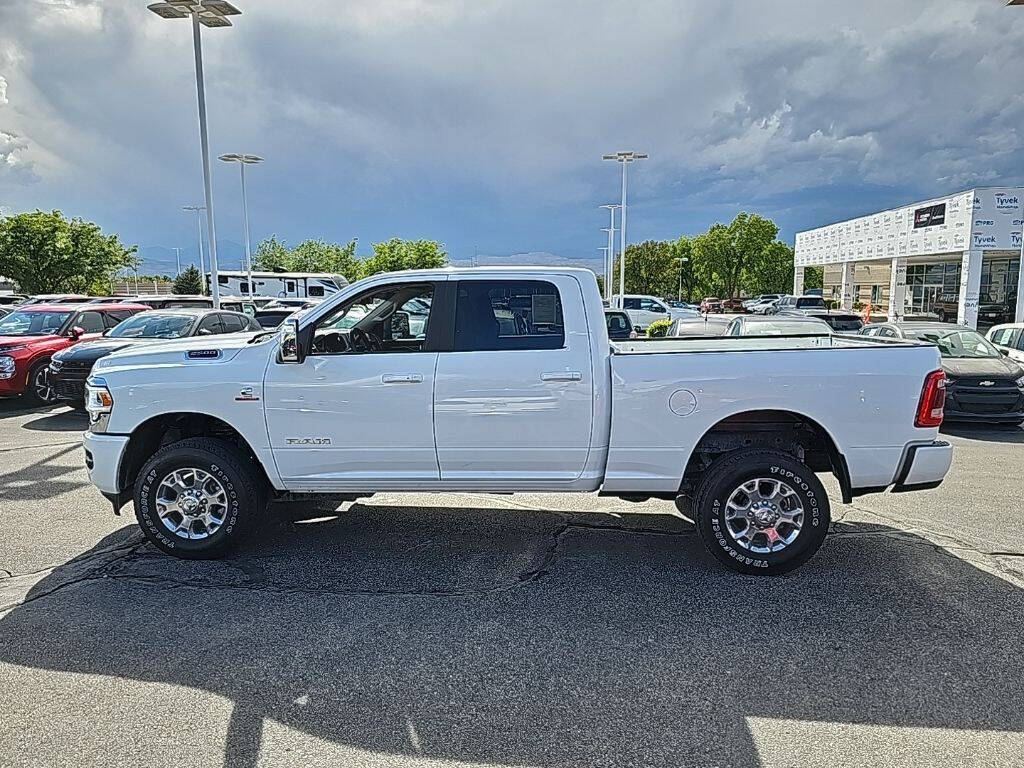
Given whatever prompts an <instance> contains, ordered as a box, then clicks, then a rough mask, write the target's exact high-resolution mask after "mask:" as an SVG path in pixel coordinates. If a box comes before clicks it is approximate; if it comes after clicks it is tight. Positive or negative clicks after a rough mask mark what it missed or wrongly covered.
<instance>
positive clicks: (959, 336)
mask: <svg viewBox="0 0 1024 768" xmlns="http://www.w3.org/2000/svg"><path fill="white" fill-rule="evenodd" d="M908 336H911V337H912V338H915V339H917V340H918V341H927V342H929V343H931V344H934V345H936V346H937V347H938V348H939V352H940V353H941V354H942V356H943V357H955V358H967V357H1002V355H1001V354H1000V352H999V350H998V349H996V348H995V347H993V346H992V345H991V344H990V343H989V342H988V340H987V339H986V338H985V337H984V336H982V335H981V334H980V333H978V332H977V331H969V330H965V331H942V330H935V329H931V328H926V329H922V330H920V331H914V332H912V333H908Z"/></svg>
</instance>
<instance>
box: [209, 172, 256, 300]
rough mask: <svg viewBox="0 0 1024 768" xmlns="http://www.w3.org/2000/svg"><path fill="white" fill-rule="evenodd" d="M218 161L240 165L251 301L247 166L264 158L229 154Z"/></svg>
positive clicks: (246, 263) (246, 260)
mask: <svg viewBox="0 0 1024 768" xmlns="http://www.w3.org/2000/svg"><path fill="white" fill-rule="evenodd" d="M218 159H219V160H221V161H222V162H225V163H238V170H239V172H240V173H241V176H242V218H243V219H244V221H245V265H246V269H247V270H248V272H249V276H248V282H249V298H250V299H251V298H252V296H253V285H252V249H251V248H250V247H249V206H248V204H247V203H246V200H245V166H247V165H256V163H262V162H263V158H262V157H260V156H258V155H239V154H228V155H221V156H220V158H218Z"/></svg>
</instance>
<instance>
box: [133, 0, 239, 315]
mask: <svg viewBox="0 0 1024 768" xmlns="http://www.w3.org/2000/svg"><path fill="white" fill-rule="evenodd" d="M148 7H149V10H151V11H152V12H153V13H155V14H156V15H157V16H159V17H161V18H163V19H185V18H189V17H191V19H192V47H193V49H194V52H195V59H196V94H197V95H198V98H199V143H200V146H201V149H202V153H203V191H204V192H205V194H206V236H207V239H208V241H209V246H210V286H211V288H212V293H213V306H214V308H215V309H220V285H219V281H218V280H217V231H216V227H215V226H214V222H213V187H212V186H211V184H210V139H209V135H208V132H207V129H206V86H205V84H204V82H203V46H202V39H201V36H200V34H199V25H200V24H201V25H203V26H204V27H230V26H231V21H230V19H228V18H227V17H228V16H237V15H238V14H240V13H241V11H240V10H238V9H237V8H235V6H233V5H232V4H231V3H229V2H227V1H226V0H167V2H163V3H153V4H152V5H150V6H148Z"/></svg>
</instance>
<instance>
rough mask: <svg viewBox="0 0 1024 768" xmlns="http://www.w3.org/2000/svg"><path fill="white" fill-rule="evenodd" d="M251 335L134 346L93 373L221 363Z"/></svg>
mask: <svg viewBox="0 0 1024 768" xmlns="http://www.w3.org/2000/svg"><path fill="white" fill-rule="evenodd" d="M254 335H255V334H254V333H251V332H247V333H226V334H223V335H218V336H204V337H194V338H190V339H182V340H181V341H160V342H158V343H152V344H136V345H133V346H130V347H127V348H125V349H120V350H118V351H116V352H113V353H111V354H109V355H107V356H106V357H102V358H100V359H99V360H98V361H97V362H96V367H95V368H93V371H94V372H96V373H99V372H100V371H101V370H109V369H111V368H126V367H132V366H138V365H144V366H150V365H168V364H170V365H181V364H182V363H188V364H196V365H203V364H206V365H208V364H210V363H225V362H229V361H231V360H233V359H234V358H235V356H236V355H237V354H238V353H239V352H240V351H241V350H243V349H245V347H246V346H247V345H248V344H249V340H250V339H251V338H252V337H253V336H254ZM268 338H272V337H268Z"/></svg>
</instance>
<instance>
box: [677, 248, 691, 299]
mask: <svg viewBox="0 0 1024 768" xmlns="http://www.w3.org/2000/svg"><path fill="white" fill-rule="evenodd" d="M688 261H689V259H688V258H686V257H685V256H680V257H679V295H678V296H676V301H679V302H681V301H682V300H683V264H685V263H686V262H688Z"/></svg>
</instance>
